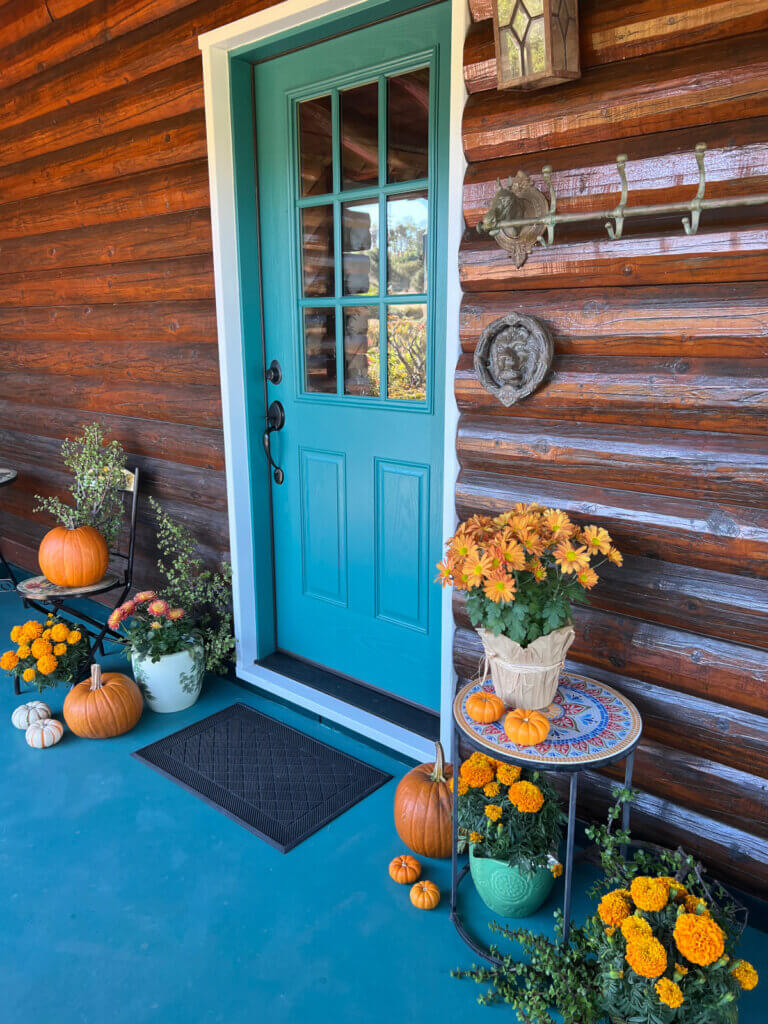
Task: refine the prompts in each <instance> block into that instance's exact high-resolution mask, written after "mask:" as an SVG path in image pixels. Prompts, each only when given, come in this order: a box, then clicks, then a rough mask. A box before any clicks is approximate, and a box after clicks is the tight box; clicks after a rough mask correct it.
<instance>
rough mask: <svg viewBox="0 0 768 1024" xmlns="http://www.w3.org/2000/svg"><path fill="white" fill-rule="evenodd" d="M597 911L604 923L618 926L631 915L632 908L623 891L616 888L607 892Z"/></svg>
mask: <svg viewBox="0 0 768 1024" xmlns="http://www.w3.org/2000/svg"><path fill="white" fill-rule="evenodd" d="M597 913H598V916H599V918H600V920H601V921H602V922H603V924H607V925H614V926H616V927H618V925H620V924H621V922H622V921H624V920H625V919H626V918H628V917H629V915H630V913H631V909H630V906H629V902H628V900H627V899H626V897H625V896H624V895H623V893H622V892H621V891H620V890H618V889H614V891H613V892H607V893H606V894H605V896H603V898H602V899H601V900H600V903H599V904H598V906H597Z"/></svg>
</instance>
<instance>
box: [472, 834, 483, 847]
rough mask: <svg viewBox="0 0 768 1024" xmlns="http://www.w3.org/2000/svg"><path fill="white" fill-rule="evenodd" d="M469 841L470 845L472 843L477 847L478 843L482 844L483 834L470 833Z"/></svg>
mask: <svg viewBox="0 0 768 1024" xmlns="http://www.w3.org/2000/svg"><path fill="white" fill-rule="evenodd" d="M469 841H470V843H474V844H475V846H477V844H478V843H482V841H483V833H482V832H470V833H469Z"/></svg>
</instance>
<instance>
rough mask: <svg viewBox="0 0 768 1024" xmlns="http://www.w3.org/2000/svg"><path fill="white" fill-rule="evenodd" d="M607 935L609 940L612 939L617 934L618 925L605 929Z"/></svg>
mask: <svg viewBox="0 0 768 1024" xmlns="http://www.w3.org/2000/svg"><path fill="white" fill-rule="evenodd" d="M605 934H606V935H607V936H608V938H609V939H612V938H613V936H614V935H615V934H616V925H615V924H611V925H609V926H608V927H607V928H606V929H605Z"/></svg>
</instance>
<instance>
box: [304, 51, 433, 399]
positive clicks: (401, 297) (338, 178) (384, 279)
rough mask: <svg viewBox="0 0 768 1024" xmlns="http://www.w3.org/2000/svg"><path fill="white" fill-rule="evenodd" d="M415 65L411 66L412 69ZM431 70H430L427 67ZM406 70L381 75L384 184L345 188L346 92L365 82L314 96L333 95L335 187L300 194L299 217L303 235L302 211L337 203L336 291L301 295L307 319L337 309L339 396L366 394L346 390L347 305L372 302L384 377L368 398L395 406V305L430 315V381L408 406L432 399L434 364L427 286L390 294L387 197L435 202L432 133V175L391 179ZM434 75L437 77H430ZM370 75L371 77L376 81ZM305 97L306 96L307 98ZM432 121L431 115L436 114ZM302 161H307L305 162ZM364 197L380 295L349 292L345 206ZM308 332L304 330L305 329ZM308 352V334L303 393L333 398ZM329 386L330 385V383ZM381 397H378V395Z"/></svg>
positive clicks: (426, 320)
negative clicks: (395, 116)
mask: <svg viewBox="0 0 768 1024" xmlns="http://www.w3.org/2000/svg"><path fill="white" fill-rule="evenodd" d="M412 70H413V69H409V71H412ZM425 70H427V71H428V69H425ZM403 74H408V71H402V70H400V71H398V72H396V73H393V74H392V75H380V76H378V77H377V79H376V80H375V81H376V83H377V86H378V185H365V186H361V187H355V188H347V189H343V187H342V141H341V136H342V125H341V103H342V101H341V96H342V95H343V93H345V92H347V91H349V89H354V88H357V87H358V86H359V85H360V84H365V83H357V84H356V85H354V86H350V87H345V88H344V89H330V90H328V91H327V92H326V93H321V94H318V96H317V97H313V98H311V99H310V100H309V102H313V101H314V102H317V100H318V99H320V98H322V97H323V96H329V97H330V101H331V134H332V154H333V173H332V180H333V192H327V193H323V194H317V195H307V196H301V195H300V196H298V198H297V199H296V204H295V205H296V213H297V218H298V222H299V238H300V239H301V238H302V234H301V218H302V211H304V210H306V209H307V208H309V207H315V206H323V205H325V206H331V207H332V208H333V253H334V261H333V262H334V267H333V279H334V294H333V295H327V296H313V295H305V294H304V290H303V288H302V287H300V298H299V316H300V321H302V322H303V319H304V315H305V313H304V311H305V310H306V309H308V308H311V309H316V310H318V311H319V310H321V309H323V308H327V309H329V310H331V309H332V310H333V311H334V312H335V329H336V358H335V364H336V391H335V396H336V397H337V398H338V397H350V395H351V396H355V395H358V396H359V395H360V394H362V392H361V391H360V390H359V388H357V389H356V388H354V387H353V388H352V389H351V390H350V392H349V394H347V395H345V377H346V373H345V370H346V368H345V341H346V340H347V339H345V319H346V318H345V316H344V310H345V309H352V308H354V309H358V308H359V307H361V305H365V306H369V307H372V308H376V309H378V317H379V331H378V336H379V352H378V378H379V379H378V381H374V382H373V386H372V388H371V389H370V390H369V391H368V392H367V394H368V396H370V397H366V398H365V399H364V401H365V402H366V403H372V404H387V405H391V404H392V403H393V402H397V403H398V404H400V401H401V398H400V396H399V395H394V396H393V395H390V393H389V392H390V390H391V389H390V388H389V386H388V384H389V382H388V376H389V373H388V368H389V367H390V366H391V365H392V359H393V358H394V357H395V353H394V351H392V352H391V351H390V347H391V346H390V345H389V344H388V337H387V334H388V323H389V321H390V319H391V313H390V307H391V308H392V310H394V309H395V308H402V309H405V308H407V307H411V308H413V309H416V308H417V307H418V308H419V309H421V310H423V311H424V312H425V316H424V317H423V319H422V320H420V321H419V320H418V318H417V322H418V323H419V324H420V325H421V327H423V328H424V342H423V345H424V356H425V359H424V362H425V364H426V368H425V373H424V384H423V388H422V389H421V391H423V393H418V397H414V394H416V393H417V392H418V391H419V389H416V391H414V389H411V390H410V393H405V394H404V395H403V400H404V404H406V405H407V406H408V407H413V406H414V404H416V405H424V404H426V400H427V396H428V393H429V388H430V383H431V382H430V377H431V373H430V367H429V359H428V355H429V345H428V344H427V340H426V339H427V338H428V337H429V323H430V320H431V317H430V312H431V311H430V308H429V302H428V295H427V293H426V291H423V292H396V293H395V292H392V293H388V283H389V282H388V274H387V264H388V233H389V232H388V220H387V201H388V199H389V198H393V199H396V198H397V197H398V196H403V197H406V196H407V197H409V198H410V197H412V196H413V194H414V193H422V194H423V196H424V198H425V199H427V202H428V209H429V208H430V207H431V203H430V202H429V200H430V196H429V179H430V177H431V175H432V153H431V145H430V142H431V139H430V138H429V136H428V137H427V139H426V140H425V141H426V143H427V145H428V146H429V155H428V166H429V172H428V174H429V177H427V178H417V179H413V180H407V181H397V182H388V181H387V159H388V139H387V120H388V118H387V114H388V110H387V98H388V81H389V79H390V78H398V77H400V76H401V75H403ZM430 78H431V76H430ZM370 81H371V80H370V79H369V80H368V82H369V83H370ZM431 84H432V83H431V81H430V82H429V87H430V88H429V108H430V114H431V107H432V94H431V93H432V90H431ZM301 102H305V101H301ZM299 105H300V104H298V103H297V104H296V105H295V107H294V112H295V117H294V126H295V137H296V138H298V139H299V148H298V150H297V157H298V160H299V161H301V159H302V156H301V148H300V138H299V118H298V110H299ZM430 124H431V117H430ZM299 166H301V163H300V164H299ZM301 180H302V178H301V175H299V177H298V191H301ZM360 201H367V202H368V203H369V204H371V205H372V204H374V203H375V204H377V205H378V236H379V237H378V263H379V266H378V295H376V294H368V293H360V292H358V293H354V294H345V290H346V289H345V286H344V274H345V270H344V244H343V231H342V228H343V221H342V218H343V210H344V207H345V206H347V207H348V206H349V204H350V203H353V202H357V203H360ZM430 229H431V224H430V223H429V220H428V221H427V228H426V233H425V235H424V241H425V243H426V244H425V245H424V246H423V250H424V251H423V258H424V276H425V278H426V280H427V281H428V280H429V273H430V267H429V263H430V259H429V235H430ZM299 277H300V281H299V283H300V286H301V284H302V282H303V277H304V273H303V258H302V259H301V260H300V266H299ZM302 334H303V332H302ZM305 360H306V353H305V350H304V345H303V338H302V352H301V361H302V393H304V394H308V395H311V396H312V397H316V396H319V397H320V398H321V399H322V398H325V397H331V394H332V392H330V391H329V390H328V391H325V388H324V389H323V390H324V391H325V394H323V391H319V392H318V391H316V390H314V389H312V390H310V388H308V386H307V379H306V371H307V364H306V362H305ZM326 387H327V385H326ZM374 396H377V397H374Z"/></svg>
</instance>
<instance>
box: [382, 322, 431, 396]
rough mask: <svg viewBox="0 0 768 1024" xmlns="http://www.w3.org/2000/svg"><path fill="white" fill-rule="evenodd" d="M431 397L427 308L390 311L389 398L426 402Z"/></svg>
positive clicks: (388, 348) (388, 343) (388, 338)
mask: <svg viewBox="0 0 768 1024" xmlns="http://www.w3.org/2000/svg"><path fill="white" fill-rule="evenodd" d="M426 397H427V307H426V304H425V303H418V304H414V305H410V306H389V308H388V309H387V398H399V399H401V400H403V399H405V400H408V401H412V402H423V401H424V400H425V399H426Z"/></svg>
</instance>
